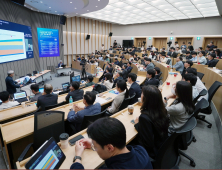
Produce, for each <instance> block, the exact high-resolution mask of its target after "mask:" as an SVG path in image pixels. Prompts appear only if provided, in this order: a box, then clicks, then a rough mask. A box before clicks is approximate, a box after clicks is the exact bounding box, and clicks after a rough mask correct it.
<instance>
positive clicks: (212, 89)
mask: <svg viewBox="0 0 222 170" xmlns="http://www.w3.org/2000/svg"><path fill="white" fill-rule="evenodd" d="M220 86H222V83H221V82H219V81H215V82H214V83H213V84H212V86H211V87H210V88H209V90H208V95H209V96H208V102H209V106H208V107H207V108H206V109H203V110H201V113H203V114H208V115H209V114H211V113H212V109H211V106H210V104H211V100H212V98H213V97H214V94H215V93H216V91H217V90H218V89H219V87H220ZM205 117H206V116H204V115H198V116H197V117H196V119H199V120H201V121H203V122H206V123H207V124H208V126H207V127H208V128H211V127H212V124H211V123H210V122H208V121H207V120H205Z"/></svg>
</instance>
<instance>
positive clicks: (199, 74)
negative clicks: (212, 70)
mask: <svg viewBox="0 0 222 170" xmlns="http://www.w3.org/2000/svg"><path fill="white" fill-rule="evenodd" d="M197 76H198V77H199V78H200V80H202V78H203V76H204V74H203V73H200V72H197Z"/></svg>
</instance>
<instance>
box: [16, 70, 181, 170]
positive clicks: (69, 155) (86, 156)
mask: <svg viewBox="0 0 222 170" xmlns="http://www.w3.org/2000/svg"><path fill="white" fill-rule="evenodd" d="M181 79H182V77H181V75H180V74H178V76H177V77H174V76H173V75H169V76H168V78H167V81H169V82H171V83H170V85H169V86H167V85H165V84H164V86H163V88H162V96H163V97H164V96H166V95H168V94H169V93H170V92H171V88H172V84H174V83H176V82H177V81H180V80H181ZM172 102H173V100H172V99H170V100H169V101H168V104H171V103H172ZM134 106H135V108H134V113H133V115H129V114H128V109H124V110H122V111H120V112H118V113H116V114H114V115H112V117H115V118H117V119H118V120H120V121H121V122H122V123H123V124H124V126H125V128H126V136H127V139H126V140H127V143H129V142H130V141H131V140H132V139H133V138H134V137H135V136H136V134H137V131H136V130H135V128H134V125H133V124H132V123H131V122H130V121H131V120H132V119H135V118H136V117H138V116H139V115H140V106H139V105H138V104H137V103H136V104H134ZM79 134H81V135H83V136H84V137H86V138H87V133H86V129H85V130H83V131H81V132H79V133H77V134H75V135H73V136H71V137H70V139H72V138H73V137H75V136H78V135H79ZM63 152H64V154H65V155H66V159H65V161H64V162H63V164H62V165H61V167H60V169H69V168H70V166H71V165H72V160H73V157H74V156H75V146H69V147H68V148H66V149H63ZM28 160H29V158H28V159H26V160H24V161H22V162H16V165H17V168H18V169H24V165H25V164H26V162H27V161H28ZM102 163H103V160H102V159H101V158H100V157H99V156H98V154H97V152H95V151H93V150H91V149H86V150H85V151H84V152H83V155H82V164H83V166H84V168H85V169H95V168H97V167H98V166H100V165H101V164H102Z"/></svg>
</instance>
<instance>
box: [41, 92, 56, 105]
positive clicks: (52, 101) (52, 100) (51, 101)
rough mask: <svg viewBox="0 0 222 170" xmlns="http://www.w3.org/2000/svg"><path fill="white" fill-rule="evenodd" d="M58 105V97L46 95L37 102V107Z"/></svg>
mask: <svg viewBox="0 0 222 170" xmlns="http://www.w3.org/2000/svg"><path fill="white" fill-rule="evenodd" d="M57 103H58V95H56V94H46V95H42V96H40V97H39V98H38V100H37V107H39V106H41V108H45V107H46V106H52V105H56V104H57Z"/></svg>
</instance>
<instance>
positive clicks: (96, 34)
mask: <svg viewBox="0 0 222 170" xmlns="http://www.w3.org/2000/svg"><path fill="white" fill-rule="evenodd" d="M111 31H112V24H110V23H106V22H100V21H96V20H92V19H85V18H82V17H72V18H67V21H66V25H64V26H63V42H64V63H65V64H67V65H71V63H72V60H73V59H75V57H76V55H81V56H82V55H85V56H87V55H88V54H90V53H92V52H95V50H101V46H102V44H104V46H105V49H108V48H109V47H110V46H111V38H110V37H109V32H111ZM87 34H89V35H90V39H89V40H86V36H87Z"/></svg>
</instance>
